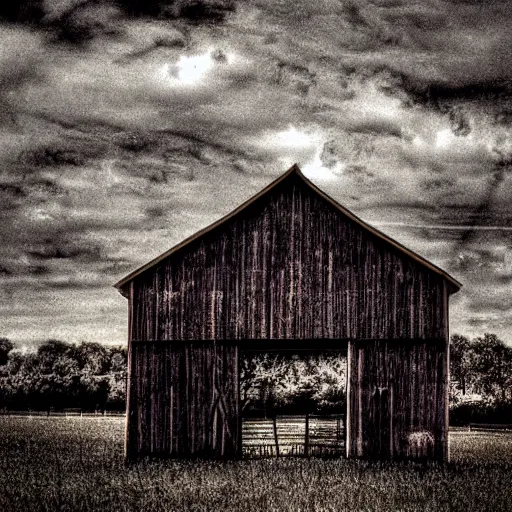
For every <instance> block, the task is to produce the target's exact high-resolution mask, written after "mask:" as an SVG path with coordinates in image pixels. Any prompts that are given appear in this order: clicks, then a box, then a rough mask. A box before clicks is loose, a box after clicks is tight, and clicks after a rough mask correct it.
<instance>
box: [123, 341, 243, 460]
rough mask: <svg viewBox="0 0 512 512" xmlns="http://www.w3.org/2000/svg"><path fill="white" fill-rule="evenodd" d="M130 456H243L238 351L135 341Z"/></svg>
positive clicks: (216, 346) (225, 347) (231, 347)
mask: <svg viewBox="0 0 512 512" xmlns="http://www.w3.org/2000/svg"><path fill="white" fill-rule="evenodd" d="M131 353H132V354H133V356H132V372H133V375H132V380H131V382H132V385H131V399H130V407H131V411H130V425H131V427H130V429H129V432H130V433H132V432H134V435H131V436H129V438H128V444H127V446H128V454H129V457H131V458H133V457H136V456H141V455H149V456H158V457H160V456H164V457H190V456H194V457H211V458H236V457H238V456H239V446H240V440H239V435H240V426H239V421H240V419H239V409H238V403H239V401H238V371H237V362H238V349H237V346H236V345H233V344H229V345H223V344H222V343H216V344H212V343H194V344H190V343H172V344H164V343H133V344H132V350H131Z"/></svg>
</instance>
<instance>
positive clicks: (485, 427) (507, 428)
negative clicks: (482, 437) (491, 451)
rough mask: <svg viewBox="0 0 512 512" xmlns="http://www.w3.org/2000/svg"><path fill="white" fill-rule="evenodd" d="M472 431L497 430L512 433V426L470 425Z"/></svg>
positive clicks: (499, 424) (494, 424)
mask: <svg viewBox="0 0 512 512" xmlns="http://www.w3.org/2000/svg"><path fill="white" fill-rule="evenodd" d="M468 428H469V430H470V431H472V430H496V431H512V424H510V423H509V424H505V423H470V424H469V425H468Z"/></svg>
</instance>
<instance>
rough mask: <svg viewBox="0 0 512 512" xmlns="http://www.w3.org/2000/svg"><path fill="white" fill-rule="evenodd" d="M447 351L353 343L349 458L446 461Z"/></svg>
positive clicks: (430, 345)
mask: <svg viewBox="0 0 512 512" xmlns="http://www.w3.org/2000/svg"><path fill="white" fill-rule="evenodd" d="M446 346H447V345H446V343H444V342H442V341H439V340H429V341H416V342H415V341H411V342H410V343H405V342H400V341H398V342H397V341H396V340H393V341H383V340H379V341H373V342H361V341H360V342H352V341H351V342H350V348H349V353H350V354H351V355H352V357H351V358H350V359H349V361H348V364H349V365H350V368H349V370H348V374H349V375H350V397H349V400H350V404H349V409H350V415H349V417H348V421H349V422H350V424H349V425H347V430H348V431H349V432H350V436H349V439H348V440H347V441H348V445H347V456H349V457H368V458H378V459H388V458H414V459H422V458H434V459H438V460H446V450H447V446H448V439H447V436H448V425H447V422H446V415H445V413H446V410H445V403H446V400H447V387H446V385H445V378H446V367H447V358H446Z"/></svg>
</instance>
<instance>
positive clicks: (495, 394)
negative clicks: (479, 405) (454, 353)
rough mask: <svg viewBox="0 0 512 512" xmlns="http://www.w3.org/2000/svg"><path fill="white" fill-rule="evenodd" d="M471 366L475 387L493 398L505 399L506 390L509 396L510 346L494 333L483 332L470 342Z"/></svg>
mask: <svg viewBox="0 0 512 512" xmlns="http://www.w3.org/2000/svg"><path fill="white" fill-rule="evenodd" d="M472 352H473V356H472V366H473V369H474V371H475V387H476V388H477V389H478V391H480V392H481V393H483V394H485V395H487V396H489V397H490V398H492V399H493V400H501V401H503V402H504V401H505V400H506V399H507V391H508V392H509V398H511V394H510V389H511V387H512V348H511V347H508V346H507V345H505V343H503V341H502V340H500V339H499V338H498V337H497V336H496V335H495V334H490V333H485V334H484V336H483V337H478V338H475V340H473V343H472Z"/></svg>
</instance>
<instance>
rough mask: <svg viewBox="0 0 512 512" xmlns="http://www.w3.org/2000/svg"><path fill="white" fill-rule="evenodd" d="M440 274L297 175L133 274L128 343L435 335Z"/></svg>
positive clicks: (439, 327) (439, 331)
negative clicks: (363, 224)
mask: <svg viewBox="0 0 512 512" xmlns="http://www.w3.org/2000/svg"><path fill="white" fill-rule="evenodd" d="M443 308H444V303H443V278H442V277H441V276H439V275H438V274H436V273H434V272H433V271H431V270H429V269H428V268H426V267H424V266H422V265H420V264H419V263H418V262H417V261H415V260H413V259H412V258H409V257H407V256H406V255H404V254H403V253H401V252H400V251H398V250H397V249H395V248H393V247H392V246H390V245H389V244H386V243H385V242H383V241H382V240H381V239H379V238H377V237H376V236H375V235H372V234H371V233H370V232H368V231H367V230H365V229H363V228H362V227H361V226H360V225H358V224H357V223H355V222H354V221H352V220H350V219H349V218H348V217H346V216H345V215H344V214H343V213H341V212H340V211H339V210H337V209H336V208H334V207H333V206H332V205H331V204H330V203H328V202H327V201H326V200H325V199H323V198H322V197H320V196H318V194H316V193H315V192H314V191H313V190H311V189H310V188H309V187H307V186H306V185H305V184H304V183H303V182H302V181H301V180H300V178H298V177H297V176H294V175H290V176H289V177H288V178H287V179H285V180H283V182H281V183H280V184H279V185H277V186H276V187H275V188H274V189H272V191H271V192H270V193H268V194H267V195H265V196H263V197H261V198H260V199H258V200H257V201H256V202H255V203H253V204H252V205H251V206H250V207H248V208H247V209H246V210H244V211H243V212H241V213H240V214H238V215H237V216H235V217H233V218H231V219H230V220H228V221H227V222H226V223H224V224H222V225H220V226H219V227H217V228H215V229H214V230H213V231H211V232H209V233H207V234H205V235H204V236H203V237H201V239H199V240H196V241H194V242H192V243H191V244H189V245H187V246H186V247H185V248H184V249H182V250H180V251H178V252H177V253H175V254H173V255H171V256H170V257H169V258H168V259H167V260H164V261H163V262H161V263H160V264H159V266H157V267H154V268H152V269H150V270H149V271H147V272H145V273H143V274H141V275H140V276H138V277H137V278H136V279H135V296H134V322H133V329H132V338H133V339H135V340H137V339H139V340H196V339H240V340H243V339H261V338H266V339H286V338H289V339H311V338H331V339H340V338H344V339H348V338H350V339H393V338H409V339H437V338H444V334H445V333H444V331H443V315H444V309H443Z"/></svg>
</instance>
